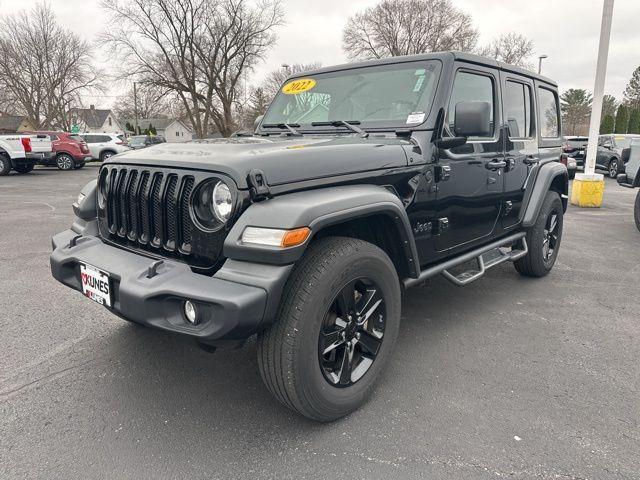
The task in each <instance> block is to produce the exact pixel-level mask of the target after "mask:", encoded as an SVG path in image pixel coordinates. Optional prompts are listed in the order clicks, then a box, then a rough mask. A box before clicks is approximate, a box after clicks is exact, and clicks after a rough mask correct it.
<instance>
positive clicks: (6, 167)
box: [0, 153, 11, 176]
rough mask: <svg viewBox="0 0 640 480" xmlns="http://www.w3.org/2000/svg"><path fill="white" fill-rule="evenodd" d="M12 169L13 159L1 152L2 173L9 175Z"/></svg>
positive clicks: (0, 170) (0, 171)
mask: <svg viewBox="0 0 640 480" xmlns="http://www.w3.org/2000/svg"><path fill="white" fill-rule="evenodd" d="M10 171H11V160H10V159H9V157H8V156H7V155H5V154H3V153H0V175H3V176H4V175H9V172H10Z"/></svg>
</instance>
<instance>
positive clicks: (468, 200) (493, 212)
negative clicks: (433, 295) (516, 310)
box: [435, 63, 505, 252]
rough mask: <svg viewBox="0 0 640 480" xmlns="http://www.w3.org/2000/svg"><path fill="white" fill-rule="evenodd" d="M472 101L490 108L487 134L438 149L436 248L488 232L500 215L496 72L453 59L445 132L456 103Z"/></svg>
mask: <svg viewBox="0 0 640 480" xmlns="http://www.w3.org/2000/svg"><path fill="white" fill-rule="evenodd" d="M474 101H479V102H489V104H490V105H491V106H492V110H491V111H492V116H491V121H492V132H491V133H490V134H489V135H487V136H484V137H470V138H469V139H468V141H467V143H465V144H464V145H462V146H460V147H455V148H452V149H449V150H445V149H440V150H438V164H437V166H436V172H438V173H437V175H436V177H437V178H436V180H437V193H436V206H437V207H436V211H437V225H436V228H435V231H436V232H437V233H436V236H435V239H436V240H435V246H436V249H437V250H438V251H440V252H442V251H446V250H449V249H452V248H455V247H464V246H467V245H468V244H470V243H473V242H474V241H476V240H479V239H482V238H485V237H488V236H490V235H491V234H492V232H493V231H494V229H495V226H496V223H497V220H498V218H499V214H500V204H501V198H502V188H503V183H502V175H503V171H504V166H505V162H504V140H503V139H502V138H501V136H500V129H499V128H498V127H497V125H500V121H501V120H500V119H501V116H502V115H501V113H502V108H501V105H500V78H499V73H498V70H496V69H493V68H489V67H482V66H476V65H473V66H471V65H468V64H463V63H458V64H457V65H456V73H455V78H454V82H453V87H452V91H451V95H450V99H449V106H448V113H447V119H446V123H447V125H448V129H449V130H450V132H453V125H454V122H455V106H456V104H457V103H459V102H474ZM451 135H453V134H451Z"/></svg>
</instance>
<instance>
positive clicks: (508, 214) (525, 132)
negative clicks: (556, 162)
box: [500, 72, 538, 229]
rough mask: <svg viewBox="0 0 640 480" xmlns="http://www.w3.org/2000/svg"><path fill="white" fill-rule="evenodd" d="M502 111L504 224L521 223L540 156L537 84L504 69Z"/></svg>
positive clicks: (505, 225)
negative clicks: (528, 185) (531, 174)
mask: <svg viewBox="0 0 640 480" xmlns="http://www.w3.org/2000/svg"><path fill="white" fill-rule="evenodd" d="M500 77H501V79H502V112H503V119H504V126H505V138H506V141H505V154H506V156H505V161H506V162H507V166H506V167H505V173H504V176H503V184H504V197H503V204H502V227H503V228H504V229H508V228H511V227H513V226H515V225H517V224H518V221H519V217H520V212H521V210H522V202H523V199H524V191H525V183H526V181H527V177H528V176H529V172H530V171H531V169H532V166H533V163H535V161H536V160H537V157H538V141H537V138H536V125H535V124H536V122H535V107H534V103H535V102H534V84H533V81H532V80H531V79H529V78H527V77H523V76H520V75H516V74H512V73H510V72H501V74H500Z"/></svg>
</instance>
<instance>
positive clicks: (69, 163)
mask: <svg viewBox="0 0 640 480" xmlns="http://www.w3.org/2000/svg"><path fill="white" fill-rule="evenodd" d="M74 165H75V162H74V160H73V157H72V156H71V155H68V154H66V153H61V154H60V155H58V156H57V157H56V166H57V167H58V168H59V169H60V170H73V167H74Z"/></svg>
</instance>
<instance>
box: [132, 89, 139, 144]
mask: <svg viewBox="0 0 640 480" xmlns="http://www.w3.org/2000/svg"><path fill="white" fill-rule="evenodd" d="M133 116H134V122H135V125H134V127H133V128H135V132H134V135H138V89H137V88H136V82H133Z"/></svg>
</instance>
